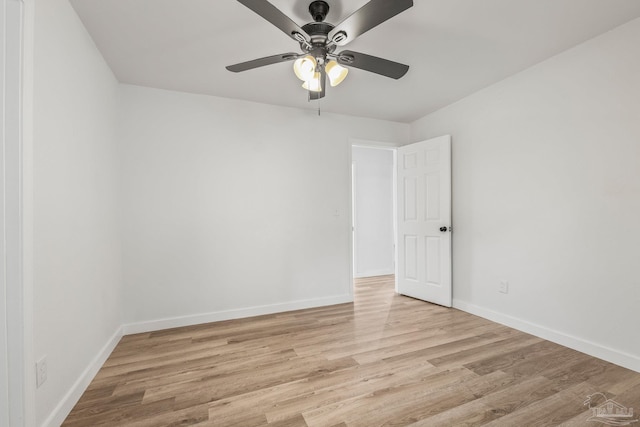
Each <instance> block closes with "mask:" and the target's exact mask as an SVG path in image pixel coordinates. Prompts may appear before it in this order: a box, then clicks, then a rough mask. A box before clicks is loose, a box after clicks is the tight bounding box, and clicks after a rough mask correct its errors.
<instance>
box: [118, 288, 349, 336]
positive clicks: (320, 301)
mask: <svg viewBox="0 0 640 427" xmlns="http://www.w3.org/2000/svg"><path fill="white" fill-rule="evenodd" d="M348 302H353V296H352V295H348V294H345V295H337V296H333V297H326V298H316V299H309V300H300V301H292V302H287V303H281V304H271V305H261V306H257V307H247V308H238V309H234V310H224V311H216V312H212V313H203V314H194V315H189V316H179V317H170V318H165V319H158V320H149V321H145V322H136V323H128V324H125V325H123V326H122V330H123V334H124V335H130V334H139V333H143V332H153V331H159V330H162V329H170V328H179V327H182V326H191V325H199V324H202V323H211V322H220V321H222V320H231V319H240V318H244V317H252V316H262V315H264V314H273V313H282V312H285V311H293V310H302V309H305V308H313V307H322V306H326V305H335V304H344V303H348Z"/></svg>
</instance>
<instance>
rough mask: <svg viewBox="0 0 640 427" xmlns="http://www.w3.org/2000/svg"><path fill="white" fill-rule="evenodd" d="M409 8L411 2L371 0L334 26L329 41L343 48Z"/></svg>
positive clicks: (410, 0)
mask: <svg viewBox="0 0 640 427" xmlns="http://www.w3.org/2000/svg"><path fill="white" fill-rule="evenodd" d="M411 6H413V0H371V1H370V2H369V3H367V4H365V5H364V6H362V7H361V8H360V9H358V10H356V11H355V12H354V13H353V14H351V15H349V16H348V17H347V18H346V19H345V20H344V21H342V22H341V23H339V24H338V25H336V27H335V28H334V29H333V30H331V31H330V32H329V40H330V41H332V42H333V43H335V44H337V45H338V46H344V45H345V44H347V43H349V42H352V41H353V40H354V39H355V38H356V37H358V36H359V35H361V34H364V33H366V32H367V31H369V30H370V29H372V28H373V27H375V26H378V25H380V24H382V23H383V22H384V21H386V20H387V19H390V18H393V17H394V16H396V15H397V14H399V13H400V12H404V11H405V10H407V9H409V8H410V7H411ZM336 36H337V37H336Z"/></svg>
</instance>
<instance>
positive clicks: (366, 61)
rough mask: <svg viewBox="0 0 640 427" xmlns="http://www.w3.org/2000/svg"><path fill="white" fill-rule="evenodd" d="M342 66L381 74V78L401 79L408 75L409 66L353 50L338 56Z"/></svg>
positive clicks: (345, 51)
mask: <svg viewBox="0 0 640 427" xmlns="http://www.w3.org/2000/svg"><path fill="white" fill-rule="evenodd" d="M336 56H337V60H338V62H339V63H340V64H342V65H346V66H347V67H354V68H359V69H361V70H365V71H370V72H372V73H376V74H380V75H381V76H385V77H391V78H392V79H396V80H397V79H399V78H400V77H402V76H404V75H405V74H407V71H409V66H408V65H404V64H400V63H399V62H393V61H389V60H388V59H383V58H378V57H377V56H371V55H367V54H364V53H360V52H354V51H352V50H344V51H342V52H340V53H339V54H337V55H336Z"/></svg>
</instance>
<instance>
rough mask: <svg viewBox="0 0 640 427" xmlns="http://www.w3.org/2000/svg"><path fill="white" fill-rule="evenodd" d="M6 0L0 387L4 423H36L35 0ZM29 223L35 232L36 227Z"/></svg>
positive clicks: (3, 1)
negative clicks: (32, 280) (32, 260)
mask: <svg viewBox="0 0 640 427" xmlns="http://www.w3.org/2000/svg"><path fill="white" fill-rule="evenodd" d="M0 1H1V6H0V7H1V8H2V12H1V13H2V17H1V19H0V26H1V27H2V28H1V29H0V32H1V34H2V35H1V37H2V48H1V49H2V71H3V73H2V80H3V81H2V89H1V91H2V96H1V98H2V121H3V126H2V129H3V132H2V154H0V156H1V163H0V167H1V168H2V173H1V174H0V183H1V185H0V188H1V190H0V191H2V210H1V215H2V221H1V223H2V226H1V227H0V234H1V236H0V237H1V241H2V242H3V245H1V246H2V256H1V260H0V265H1V269H2V275H1V276H2V278H1V280H0V282H1V284H0V292H1V293H2V299H1V301H0V315H1V317H2V319H0V326H1V329H2V331H1V332H0V384H4V385H6V388H5V386H3V387H2V390H0V425H3V426H4V425H8V426H32V425H34V424H35V419H34V415H35V414H34V413H35V390H34V389H35V387H34V386H33V381H31V380H32V379H33V373H32V372H31V369H29V367H30V366H32V364H31V360H32V357H30V355H31V349H32V337H33V334H32V324H31V320H30V319H31V318H30V314H31V311H32V307H33V299H32V295H31V287H30V286H27V285H26V283H27V281H25V280H24V276H25V275H28V276H29V277H31V275H30V274H28V270H27V269H25V263H24V251H25V250H26V249H28V250H31V249H32V248H31V247H30V246H29V245H26V246H28V247H26V246H25V245H24V244H23V242H25V241H26V240H25V227H24V225H25V222H24V219H25V212H28V211H27V210H26V209H31V205H30V202H27V203H26V204H27V205H28V206H26V207H25V203H24V202H25V200H24V194H27V193H25V190H24V188H25V179H24V178H25V177H26V176H25V162H24V159H25V157H24V154H25V148H27V147H26V145H25V141H26V140H29V139H30V137H31V123H32V122H31V114H30V111H31V94H32V86H31V76H32V74H31V73H32V71H31V70H32V68H31V67H32V52H33V48H32V46H33V44H32V43H33V0H0ZM29 150H30V145H29ZM29 150H27V151H29ZM29 152H30V151H29ZM28 169H29V170H30V167H29V168H28ZM28 181H29V182H28V183H27V185H28V186H29V191H30V188H31V187H30V185H31V182H30V180H28ZM28 194H30V193H28ZM28 228H29V230H28V233H29V235H30V233H31V232H32V230H31V226H29V227H28ZM29 265H30V264H29Z"/></svg>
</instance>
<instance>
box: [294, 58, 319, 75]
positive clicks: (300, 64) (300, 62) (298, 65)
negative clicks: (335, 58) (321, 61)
mask: <svg viewBox="0 0 640 427" xmlns="http://www.w3.org/2000/svg"><path fill="white" fill-rule="evenodd" d="M316 65H317V64H316V60H315V58H314V57H313V56H311V55H307V56H305V57H302V58H298V59H296V61H295V62H294V63H293V72H294V73H296V77H298V78H299V79H300V80H302V81H303V82H306V81H308V80H311V79H312V78H313V75H314V73H315V72H316Z"/></svg>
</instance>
